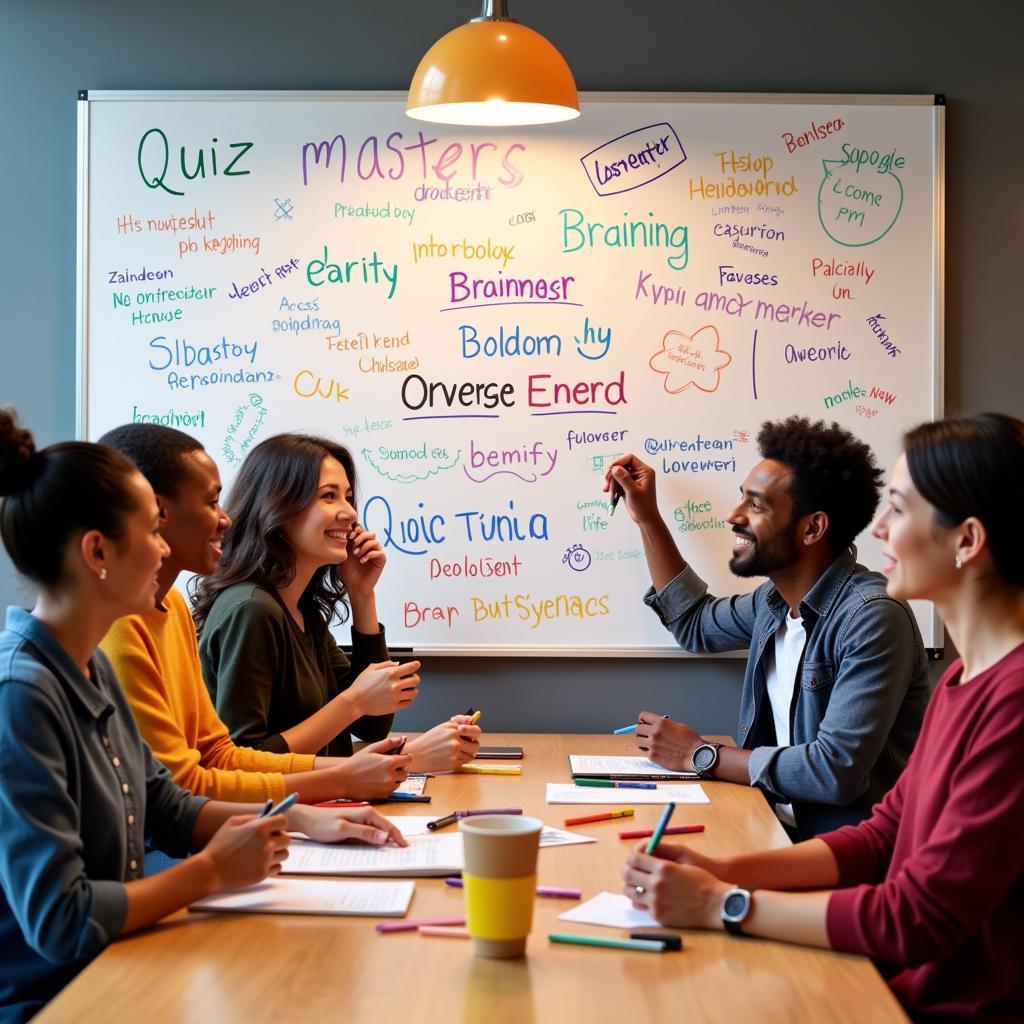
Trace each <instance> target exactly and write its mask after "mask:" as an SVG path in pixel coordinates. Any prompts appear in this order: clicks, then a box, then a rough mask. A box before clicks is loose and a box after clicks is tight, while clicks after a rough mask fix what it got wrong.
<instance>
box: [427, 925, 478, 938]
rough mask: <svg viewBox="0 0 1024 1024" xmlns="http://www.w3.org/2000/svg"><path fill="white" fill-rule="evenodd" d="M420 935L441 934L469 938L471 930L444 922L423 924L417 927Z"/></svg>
mask: <svg viewBox="0 0 1024 1024" xmlns="http://www.w3.org/2000/svg"><path fill="white" fill-rule="evenodd" d="M416 931H418V932H419V933H420V935H440V936H443V937H444V938H448V939H468V938H469V931H468V930H467V929H465V928H458V927H454V928H453V927H451V926H449V925H443V924H440V925H439V924H421V925H420V926H419V928H417V929H416Z"/></svg>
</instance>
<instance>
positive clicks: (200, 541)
mask: <svg viewBox="0 0 1024 1024" xmlns="http://www.w3.org/2000/svg"><path fill="white" fill-rule="evenodd" d="M181 461H182V463H183V465H182V468H183V470H184V473H183V475H182V481H181V484H180V485H179V487H178V491H177V493H176V494H174V495H173V496H168V495H161V496H160V499H159V500H160V504H161V505H162V506H163V509H164V516H165V518H164V522H163V526H162V530H161V532H162V533H163V535H164V540H166V541H167V543H168V544H169V545H170V549H171V554H170V557H169V559H168V562H169V563H171V562H173V567H174V569H175V573H174V575H175V576H176V575H177V573H178V572H180V571H182V570H185V571H187V572H195V573H199V574H201V575H204V576H205V575H207V574H209V573H211V572H213V570H214V569H215V568H216V567H217V562H218V561H219V560H220V556H221V543H222V541H223V539H224V532H225V531H226V530H227V528H228V527H229V526H230V525H231V520H230V519H229V518H228V516H227V513H226V512H225V511H224V509H222V508H221V507H220V491H221V485H220V473H219V472H218V471H217V465H216V463H215V462H214V461H213V459H211V458H210V456H209V455H207V454H206V452H204V451H202V450H201V449H200V450H197V451H191V452H186V453H185V454H184V455H182V456H181Z"/></svg>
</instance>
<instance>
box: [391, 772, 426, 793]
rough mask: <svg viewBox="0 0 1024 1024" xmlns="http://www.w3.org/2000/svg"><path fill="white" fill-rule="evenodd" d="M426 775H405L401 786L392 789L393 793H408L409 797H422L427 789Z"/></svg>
mask: <svg viewBox="0 0 1024 1024" xmlns="http://www.w3.org/2000/svg"><path fill="white" fill-rule="evenodd" d="M428 778H429V776H427V775H407V776H406V777H405V779H403V780H402V782H401V784H400V785H398V786H396V787H395V789H394V792H395V793H408V794H409V795H410V796H422V794H423V791H424V790H425V789H426V788H427V779H428Z"/></svg>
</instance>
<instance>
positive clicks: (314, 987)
mask: <svg viewBox="0 0 1024 1024" xmlns="http://www.w3.org/2000/svg"><path fill="white" fill-rule="evenodd" d="M486 738H487V742H488V743H490V744H500V745H507V744H519V745H522V746H523V747H524V748H525V754H526V756H525V758H524V760H523V761H522V762H521V763H522V769H523V773H522V777H519V778H517V777H514V776H487V775H455V776H441V777H437V778H433V779H430V780H429V781H428V783H427V793H428V794H429V795H431V796H432V797H433V802H432V803H431V804H429V805H424V804H408V805H404V806H402V805H398V804H389V805H386V806H385V807H384V810H385V811H386V813H387V814H388V815H389V816H395V817H399V816H401V815H403V814H418V815H422V814H424V813H431V814H436V815H437V816H438V817H440V816H441V815H442V814H445V813H447V812H448V811H450V810H453V809H455V808H460V807H503V806H504V807H522V808H523V810H524V812H525V813H526V814H532V815H535V816H536V817H539V818H541V819H542V820H544V821H545V822H547V823H548V824H552V825H561V823H562V819H563V818H565V817H570V816H573V815H577V814H586V813H589V812H590V811H600V810H602V809H603V808H602V807H600V806H597V807H592V808H588V807H584V806H581V805H575V806H570V805H554V806H549V805H547V804H546V803H545V799H544V793H545V783H547V782H568V781H569V774H568V762H567V759H566V755H567V754H569V753H581V754H586V753H594V754H614V753H622V754H628V753H632V752H633V751H634V749H635V748H634V747H633V746H632V743H631V741H630V738H629V737H613V736H579V735H536V734H499V733H487V737H486ZM494 763H502V762H494ZM703 785H704V786H705V787H706V791H707V793H708V796H709V797H710V798H711V803H710V804H707V805H701V806H681V807H678V808H677V810H676V814H675V817H674V819H673V822H674V823H676V824H688V823H704V824H706V825H707V831H706V832H704V833H702V834H696V835H691V836H685V837H681V838H684V839H685V840H687V841H690V842H692V844H693V845H694V847H695V848H697V849H699V850H702V851H704V852H707V853H710V854H712V855H721V854H732V853H736V852H740V851H743V850H750V849H756V848H765V847H777V846H784V845H786V844H787V843H788V842H789V840H788V839H787V838H786V835H785V833H784V832H783V831H782V828H781V827H780V826H779V824H778V822H777V820H776V818H775V816H774V814H772V812H771V810H770V809H769V807H768V805H767V803H766V802H765V801H764V799H763V797H762V796H761V795H760V793H759V792H758V791H757V790H754V789H750V788H748V787H744V786H737V785H732V784H729V783H715V782H711V783H704V784H703ZM660 812H661V808H660V807H655V806H642V805H637V806H636V815H635V817H633V818H631V819H627V820H626V821H622V820H616V821H606V822H600V823H596V824H592V825H584V826H579V827H578V829H579V831H581V832H585V833H586V834H588V835H593V836H596V837H598V839H599V841H598V842H597V843H589V844H585V845H579V846H562V847H552V848H548V849H544V850H541V851H540V853H539V864H538V882H539V883H540V884H542V885H557V886H570V887H573V888H578V889H582V890H583V898H584V899H589V898H590V897H591V896H594V895H596V894H597V893H599V892H601V891H602V890H608V891H612V892H619V891H621V879H620V873H621V870H622V864H623V861H624V859H625V856H626V853H627V850H628V849H629V848H630V847H631V846H632V845H633V844H632V842H631V841H629V840H620V839H618V838H617V833H618V831H619V830H620V829H623V828H653V827H654V824H655V823H656V821H657V818H658V816H659V814H660ZM576 905H577V904H576V903H575V902H570V901H567V900H562V899H550V898H549V899H543V898H538V900H537V903H536V906H535V910H534V925H533V933H532V935H531V936H530V939H529V943H528V947H527V956H526V958H525V959H522V960H506V961H498V960H484V959H481V958H478V957H475V956H474V955H473V953H472V950H471V946H470V943H469V942H468V940H464V939H450V938H427V937H422V936H419V935H417V934H416V933H399V934H394V935H380V934H377V932H376V931H375V930H374V923H375V921H374V920H373V919H368V918H353V917H349V918H345V917H292V916H284V915H258V914H253V915H248V914H189V913H186V912H184V911H183V912H180V913H178V914H174V915H172V916H171V917H169V918H167V919H166V920H165V921H163V922H162V923H161V924H159V925H157V926H155V927H153V928H150V929H148V930H147V931H145V932H141V933H139V934H137V935H134V936H130V937H128V938H125V939H121V940H119V941H117V942H115V943H113V944H112V945H111V946H110V948H109V949H107V950H106V952H104V953H103V954H102V955H101V956H100V957H98V958H97V959H96V960H95V961H94V962H93V963H92V964H91V965H90V966H89V967H88V968H86V970H85V971H83V972H82V974H80V975H79V976H78V978H76V979H75V981H73V982H72V983H71V984H70V985H69V986H68V987H67V988H66V989H65V990H64V991H63V992H62V993H61V994H60V995H59V996H57V998H56V999H55V1000H53V1002H52V1003H50V1005H49V1006H48V1007H47V1008H46V1009H45V1010H44V1011H43V1012H42V1013H41V1014H40V1015H39V1016H38V1017H37V1018H36V1020H37V1021H39V1022H40V1024H57V1022H61V1021H68V1022H71V1021H73V1022H75V1024H86V1022H91V1021H102V1022H103V1024H116V1022H121V1021H133V1022H134V1021H143V1022H145V1024H163V1022H174V1024H183V1022H186V1021H189V1022H196V1021H216V1022H217V1024H233V1022H236V1021H237V1022H245V1024H255V1022H258V1021H274V1022H275V1024H279V1022H286V1021H291V1020H298V1019H304V1020H309V1021H318V1022H325V1024H326V1022H328V1021H335V1020H341V1021H347V1022H362V1021H401V1020H404V1021H409V1022H410V1024H412V1022H416V1024H419V1022H421V1021H445V1022H458V1024H489V1022H492V1021H493V1022H498V1024H502V1022H505V1021H508V1022H515V1024H534V1022H552V1021H558V1022H565V1024H577V1022H580V1021H599V1022H603V1021H627V1020H631V1019H637V1020H641V1021H669V1020H671V1021H673V1022H681V1024H688V1022H697V1021H724V1022H729V1024H736V1022H737V1021H744V1020H747V1021H757V1022H758V1024H761V1022H770V1021H780V1022H782V1021H785V1022H787V1024H789V1022H791V1021H814V1022H815V1024H820V1022H824V1021H836V1022H845V1021H849V1022H850V1024H853V1022H857V1024H867V1022H875V1021H879V1022H880V1021H905V1020H906V1017H905V1016H904V1015H903V1013H902V1011H901V1010H900V1008H899V1006H898V1004H897V1003H896V1001H895V999H894V998H893V996H892V995H891V993H890V992H889V989H888V988H887V986H886V985H885V983H884V982H883V980H882V979H881V977H880V976H879V974H878V972H877V971H876V970H875V968H874V967H873V966H872V964H871V963H870V962H869V961H868V960H866V959H864V958H862V957H856V956H848V955H845V954H839V953H830V952H825V951H821V950H812V949H802V948H799V947H795V946H787V945H784V944H782V943H776V942H768V941H765V940H761V939H754V938H745V937H744V938H734V937H731V936H727V935H725V934H720V933H717V932H716V933H709V932H699V931H688V932H685V933H684V938H683V942H684V949H683V952H682V953H671V954H651V953H634V952H624V951H618V950H610V949H593V948H586V947H576V946H553V945H550V944H549V943H548V939H547V936H548V933H549V932H551V931H579V932H583V933H588V934H594V935H597V934H600V935H609V936H611V935H618V934H620V933H619V932H617V931H614V930H612V929H607V928H597V927H592V926H587V925H573V924H568V923H566V922H561V921H558V920H557V918H558V915H559V914H560V913H562V912H563V911H565V910H567V909H568V908H570V907H573V906H576ZM462 911H463V902H462V893H461V891H459V890H457V889H452V888H450V887H448V886H446V885H445V884H444V881H443V879H440V878H424V879H417V880H416V892H415V895H414V896H413V901H412V904H411V906H410V909H409V916H410V917H414V918H425V917H452V916H457V915H459V914H461V913H462Z"/></svg>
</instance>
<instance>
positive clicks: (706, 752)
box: [690, 743, 722, 776]
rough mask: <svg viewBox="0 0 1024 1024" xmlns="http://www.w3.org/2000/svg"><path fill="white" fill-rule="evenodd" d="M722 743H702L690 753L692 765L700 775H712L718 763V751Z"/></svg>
mask: <svg viewBox="0 0 1024 1024" xmlns="http://www.w3.org/2000/svg"><path fill="white" fill-rule="evenodd" d="M721 746H722V744H721V743H702V744H701V745H700V746H699V747H697V749H696V750H695V751H694V752H693V753H692V754H691V755H690V767H691V768H693V770H694V771H695V772H696V773H697V774H698V775H707V776H710V775H711V773H712V772H713V771H714V769H715V765H716V764H718V751H719V748H720V747H721Z"/></svg>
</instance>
